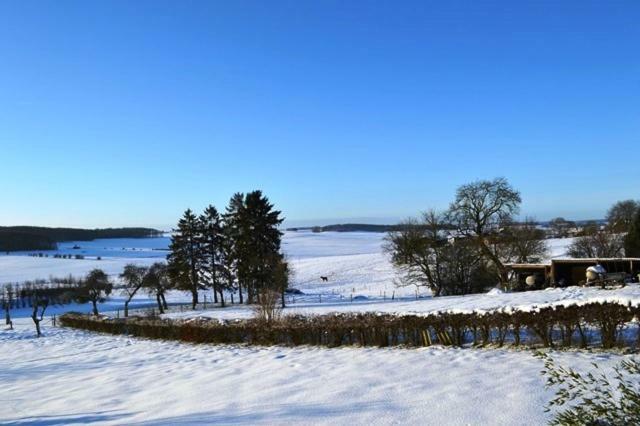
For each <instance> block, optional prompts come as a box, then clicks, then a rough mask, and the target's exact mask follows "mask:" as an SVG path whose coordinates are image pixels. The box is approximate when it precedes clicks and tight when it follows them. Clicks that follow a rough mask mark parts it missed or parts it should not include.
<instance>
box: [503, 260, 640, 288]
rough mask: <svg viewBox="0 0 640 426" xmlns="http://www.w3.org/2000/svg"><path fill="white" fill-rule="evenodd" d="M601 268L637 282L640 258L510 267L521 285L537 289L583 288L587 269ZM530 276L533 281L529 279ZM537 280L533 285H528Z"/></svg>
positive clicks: (517, 264) (530, 264) (514, 265)
mask: <svg viewBox="0 0 640 426" xmlns="http://www.w3.org/2000/svg"><path fill="white" fill-rule="evenodd" d="M595 265H602V266H603V267H604V269H605V270H606V271H607V273H608V274H610V275H615V276H616V277H618V278H621V279H623V278H624V277H628V278H632V279H637V277H638V274H639V273H640V258H634V257H621V258H588V259H568V258H567V259H552V260H551V261H550V262H548V263H511V264H507V265H505V266H507V268H508V269H509V270H510V271H512V272H513V273H514V274H515V278H516V280H517V281H518V283H521V284H523V285H530V286H532V285H535V286H537V287H550V286H562V287H564V286H569V285H580V284H583V283H584V282H585V280H586V273H587V268H588V267H590V266H595ZM529 277H530V278H529ZM527 278H529V282H532V281H535V282H534V284H530V283H527Z"/></svg>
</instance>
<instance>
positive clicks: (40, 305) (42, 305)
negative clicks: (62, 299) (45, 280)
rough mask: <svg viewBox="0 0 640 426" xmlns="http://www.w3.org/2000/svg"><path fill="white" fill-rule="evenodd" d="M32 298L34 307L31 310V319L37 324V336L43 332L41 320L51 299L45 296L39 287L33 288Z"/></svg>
mask: <svg viewBox="0 0 640 426" xmlns="http://www.w3.org/2000/svg"><path fill="white" fill-rule="evenodd" d="M31 298H32V300H31V304H32V307H33V311H32V312H31V319H32V320H33V323H34V324H35V325H36V335H37V337H40V336H42V332H41V331H40V322H42V319H43V318H44V313H45V311H46V310H47V307H48V306H49V299H48V298H47V297H45V296H44V295H43V294H42V292H41V291H40V289H38V288H34V289H33V291H32V294H31Z"/></svg>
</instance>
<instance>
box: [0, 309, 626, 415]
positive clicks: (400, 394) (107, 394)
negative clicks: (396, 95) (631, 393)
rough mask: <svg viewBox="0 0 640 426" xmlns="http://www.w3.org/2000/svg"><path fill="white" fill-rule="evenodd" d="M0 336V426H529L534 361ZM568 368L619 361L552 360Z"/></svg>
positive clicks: (541, 394)
mask: <svg viewBox="0 0 640 426" xmlns="http://www.w3.org/2000/svg"><path fill="white" fill-rule="evenodd" d="M16 323H17V324H16V330H15V331H13V332H1V333H0V342H1V343H0V347H2V351H0V383H1V384H0V400H1V401H2V405H1V406H0V423H4V424H19V425H54V424H85V423H100V424H113V425H121V424H154V425H158V424H160V425H175V424H214V423H218V424H247V425H250V424H286V423H294V424H354V425H370V424H416V425H418V424H420V425H423V424H433V425H436V424H438V425H466V424H473V425H510V424H518V425H538V424H544V423H546V422H547V420H548V419H549V414H547V413H545V412H544V404H545V403H546V402H547V401H548V400H549V399H550V398H551V396H552V392H551V391H549V390H546V389H545V388H544V381H543V378H542V377H541V376H540V374H539V371H540V370H541V368H542V362H541V361H540V360H538V359H536V358H534V357H533V356H532V355H531V353H530V352H526V351H523V352H517V351H510V350H482V349H478V350H469V349H445V348H436V347H434V348H422V349H361V348H341V349H326V348H308V347H298V348H283V347H272V348H260V347H251V348H248V347H239V346H209V345H189V344H183V343H175V342H160V341H151V340H145V339H132V338H127V337H114V336H110V335H100V334H91V333H87V332H82V331H76V330H69V329H60V328H51V327H47V328H46V330H45V333H46V336H45V337H43V338H41V339H35V338H34V337H33V330H32V328H33V327H32V326H31V324H29V322H28V321H27V319H18V320H16ZM554 358H557V359H558V361H559V362H561V363H563V364H568V365H571V366H572V367H574V368H577V369H579V370H582V369H588V368H590V363H591V362H596V363H598V365H599V366H600V367H601V368H609V367H611V366H612V365H614V364H615V363H616V362H618V361H619V360H620V358H621V356H619V355H612V354H595V353H585V352H575V353H572V352H570V353H558V354H555V355H554Z"/></svg>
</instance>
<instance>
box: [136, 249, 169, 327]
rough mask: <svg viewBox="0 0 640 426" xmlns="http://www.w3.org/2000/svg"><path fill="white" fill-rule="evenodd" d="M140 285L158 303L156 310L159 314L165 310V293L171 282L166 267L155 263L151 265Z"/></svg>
mask: <svg viewBox="0 0 640 426" xmlns="http://www.w3.org/2000/svg"><path fill="white" fill-rule="evenodd" d="M142 283H143V284H142V285H143V287H145V288H146V289H147V292H148V293H149V295H151V296H154V297H155V298H156V301H157V303H158V310H159V311H160V313H161V314H163V313H164V311H165V310H166V309H167V307H168V305H167V299H166V298H165V293H166V292H167V291H168V290H169V289H170V288H171V281H170V280H169V275H168V273H167V265H165V264H164V263H162V262H156V263H154V264H153V265H151V266H150V267H149V268H148V269H147V271H146V274H145V275H144V278H143V279H142Z"/></svg>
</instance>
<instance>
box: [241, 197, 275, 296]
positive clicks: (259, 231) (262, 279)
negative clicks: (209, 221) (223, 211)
mask: <svg viewBox="0 0 640 426" xmlns="http://www.w3.org/2000/svg"><path fill="white" fill-rule="evenodd" d="M244 204H245V217H246V223H247V225H248V226H247V227H245V228H244V229H243V231H245V232H246V234H245V235H243V236H241V240H242V241H243V242H245V243H246V247H245V248H244V256H245V259H244V261H245V262H246V264H247V265H248V271H247V272H248V275H247V278H248V284H249V286H248V288H247V296H248V299H249V300H248V301H249V303H253V300H254V297H255V296H256V294H259V293H260V292H261V291H264V290H282V291H284V289H280V288H278V287H280V286H279V285H278V284H277V282H278V281H279V280H278V279H277V276H278V270H279V268H280V266H281V263H282V262H283V258H282V254H281V253H280V244H281V238H282V232H280V230H279V229H278V227H279V226H280V224H281V223H282V221H283V220H284V219H283V218H281V217H280V211H278V210H274V208H273V204H271V203H270V202H269V199H268V198H267V197H266V196H264V195H263V194H262V191H253V192H250V193H249V194H247V195H246V197H245V203H244Z"/></svg>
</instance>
